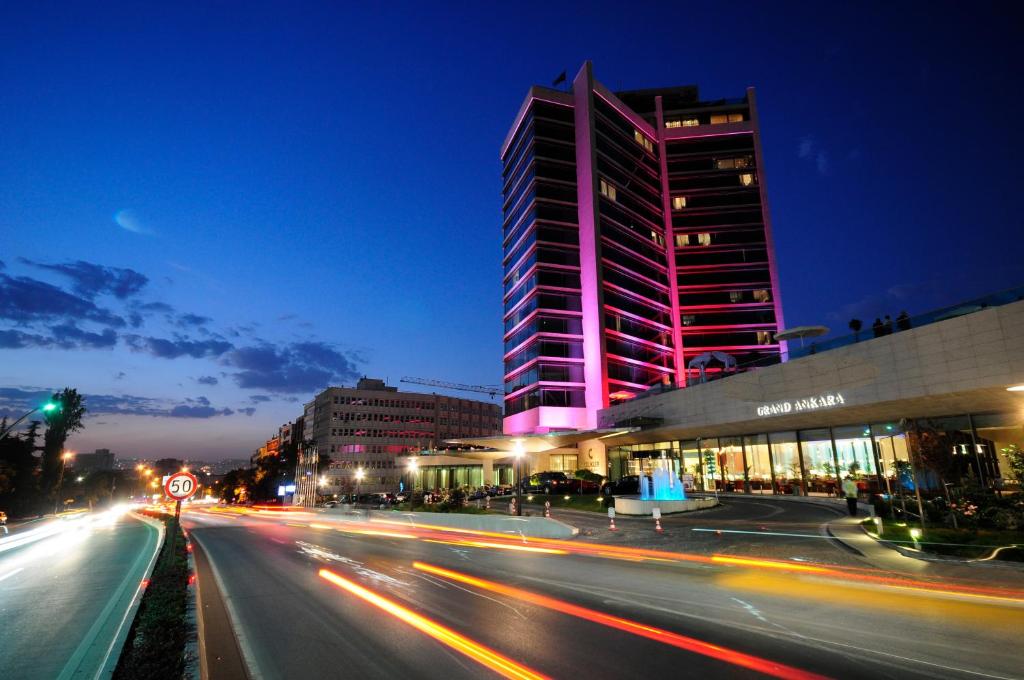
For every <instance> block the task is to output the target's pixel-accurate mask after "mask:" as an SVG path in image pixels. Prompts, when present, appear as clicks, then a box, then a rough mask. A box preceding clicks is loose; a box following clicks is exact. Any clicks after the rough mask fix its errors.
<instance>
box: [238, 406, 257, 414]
mask: <svg viewBox="0 0 1024 680" xmlns="http://www.w3.org/2000/svg"><path fill="white" fill-rule="evenodd" d="M238 413H242V414H244V415H247V416H251V415H253V414H254V413H256V409H254V408H253V407H252V406H249V407H247V408H240V409H238Z"/></svg>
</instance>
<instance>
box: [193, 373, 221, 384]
mask: <svg viewBox="0 0 1024 680" xmlns="http://www.w3.org/2000/svg"><path fill="white" fill-rule="evenodd" d="M196 382H197V383H199V384H200V385H216V384H217V383H219V382H220V381H219V380H217V378H216V376H212V375H201V376H199V377H198V378H196Z"/></svg>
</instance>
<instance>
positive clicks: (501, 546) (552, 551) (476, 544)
mask: <svg viewBox="0 0 1024 680" xmlns="http://www.w3.org/2000/svg"><path fill="white" fill-rule="evenodd" d="M423 542H424V543H442V544H444V545H464V546H467V547H470V548H496V549H498V550H517V551H519V552H530V553H542V554H546V555H568V554H569V551H567V550H559V549H557V548H536V547H534V546H532V545H517V544H515V543H490V542H488V541H471V540H469V539H459V540H453V541H443V540H440V539H436V538H425V539H423Z"/></svg>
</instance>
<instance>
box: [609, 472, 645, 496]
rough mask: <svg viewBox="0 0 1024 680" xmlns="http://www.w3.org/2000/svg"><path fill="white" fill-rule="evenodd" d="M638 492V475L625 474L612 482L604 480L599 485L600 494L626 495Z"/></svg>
mask: <svg viewBox="0 0 1024 680" xmlns="http://www.w3.org/2000/svg"><path fill="white" fill-rule="evenodd" d="M638 493H640V477H639V476H638V475H626V476H625V477H623V478H621V479H618V480H616V481H614V482H605V483H604V484H603V485H601V495H602V496H628V495H631V494H638Z"/></svg>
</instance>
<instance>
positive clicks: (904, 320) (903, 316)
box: [896, 310, 910, 331]
mask: <svg viewBox="0 0 1024 680" xmlns="http://www.w3.org/2000/svg"><path fill="white" fill-rule="evenodd" d="M896 329H897V330H901V331H909V330H910V315H909V314H907V312H906V310H903V311H902V312H900V315H899V316H897V317H896Z"/></svg>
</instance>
